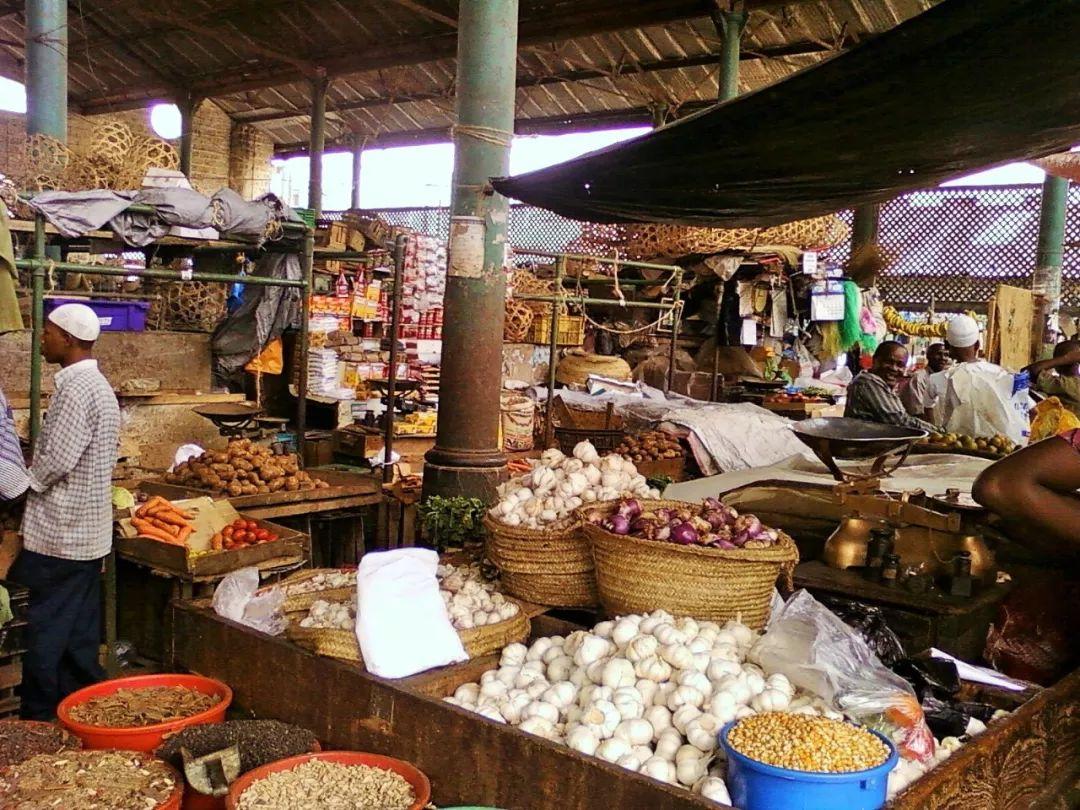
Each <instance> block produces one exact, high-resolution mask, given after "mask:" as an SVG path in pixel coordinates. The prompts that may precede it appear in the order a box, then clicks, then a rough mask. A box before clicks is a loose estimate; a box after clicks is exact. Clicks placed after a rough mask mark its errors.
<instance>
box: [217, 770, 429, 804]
mask: <svg viewBox="0 0 1080 810" xmlns="http://www.w3.org/2000/svg"><path fill="white" fill-rule="evenodd" d="M415 801H416V794H415V793H414V792H413V789H412V785H410V784H409V783H408V782H407V781H406V780H405V778H404V777H402V776H401V775H399V774H396V773H394V772H393V771H385V770H383V769H382V768H372V767H370V766H368V765H341V764H338V763H336V762H327V761H325V760H320V759H312V760H309V761H308V762H305V763H303V764H302V765H297V766H296V767H295V768H293V769H292V770H288V771H278V772H277V773H273V774H271V775H270V776H268V777H266V778H265V779H260V780H258V781H257V782H255V783H253V784H252V785H251V787H249V788H248V789H247V790H245V791H244V792H243V793H241V794H240V802H239V803H238V805H237V810H409V808H410V807H412V805H413V803H414V802H415Z"/></svg>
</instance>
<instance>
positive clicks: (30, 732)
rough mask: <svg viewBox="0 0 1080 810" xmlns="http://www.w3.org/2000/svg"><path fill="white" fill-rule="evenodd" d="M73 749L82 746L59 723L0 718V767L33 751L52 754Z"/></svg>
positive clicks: (19, 759) (31, 753)
mask: <svg viewBox="0 0 1080 810" xmlns="http://www.w3.org/2000/svg"><path fill="white" fill-rule="evenodd" d="M76 748H82V741H81V740H79V738H78V737H75V736H74V735H72V734H69V733H68V732H66V731H64V729H62V728H60V726H54V725H52V724H51V723H31V722H26V721H23V720H0V768H6V767H7V766H8V765H14V764H16V763H18V762H22V761H23V760H26V759H30V757H32V756H34V755H35V754H55V753H56V752H57V751H63V750H65V749H76Z"/></svg>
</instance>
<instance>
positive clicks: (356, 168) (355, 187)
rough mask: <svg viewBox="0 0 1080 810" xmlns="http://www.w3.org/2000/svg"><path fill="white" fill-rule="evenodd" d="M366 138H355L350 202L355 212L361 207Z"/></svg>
mask: <svg viewBox="0 0 1080 810" xmlns="http://www.w3.org/2000/svg"><path fill="white" fill-rule="evenodd" d="M364 140H365V139H364V138H361V137H360V136H359V135H354V136H353V147H352V189H351V194H350V196H349V202H350V203H351V207H352V208H353V210H356V209H358V208H359V207H360V164H361V161H362V160H363V157H364Z"/></svg>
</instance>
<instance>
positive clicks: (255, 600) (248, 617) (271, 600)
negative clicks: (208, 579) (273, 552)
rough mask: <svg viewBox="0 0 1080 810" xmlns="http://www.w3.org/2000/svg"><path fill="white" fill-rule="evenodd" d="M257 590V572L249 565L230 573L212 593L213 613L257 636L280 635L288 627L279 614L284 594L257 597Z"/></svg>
mask: <svg viewBox="0 0 1080 810" xmlns="http://www.w3.org/2000/svg"><path fill="white" fill-rule="evenodd" d="M258 590H259V569H258V568H256V567H255V566H253V565H249V566H248V567H247V568H241V569H239V570H237V571H233V572H232V573H231V574H229V575H228V576H227V577H225V579H223V580H221V582H220V583H219V584H218V586H217V587H216V588H215V589H214V599H213V603H212V604H213V607H214V613H216V614H217V615H218V616H222V617H223V618H226V619H231V620H232V621H234V622H239V623H240V624H242V625H244V626H246V627H250V628H251V629H252V630H258V631H259V632H260V633H266V634H267V635H271V636H278V635H281V634H282V633H283V632H285V626H286V624H287V622H286V620H285V617H284V616H283V615H282V613H281V607H282V605H284V604H285V592H284V591H283V590H281V589H280V588H271V589H270V590H268V591H265V592H263V593H256V591H258Z"/></svg>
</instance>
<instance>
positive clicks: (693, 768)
mask: <svg viewBox="0 0 1080 810" xmlns="http://www.w3.org/2000/svg"><path fill="white" fill-rule="evenodd" d="M707 773H708V760H707V759H706V758H705V757H698V758H686V759H682V760H677V761H676V762H675V778H676V780H678V782H679V784H680V785H683V786H684V787H690V786H691V785H693V784H694V783H695V782H697V781H698V780H700V779H701V778H702V777H703V776H705V775H706V774H707Z"/></svg>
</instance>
